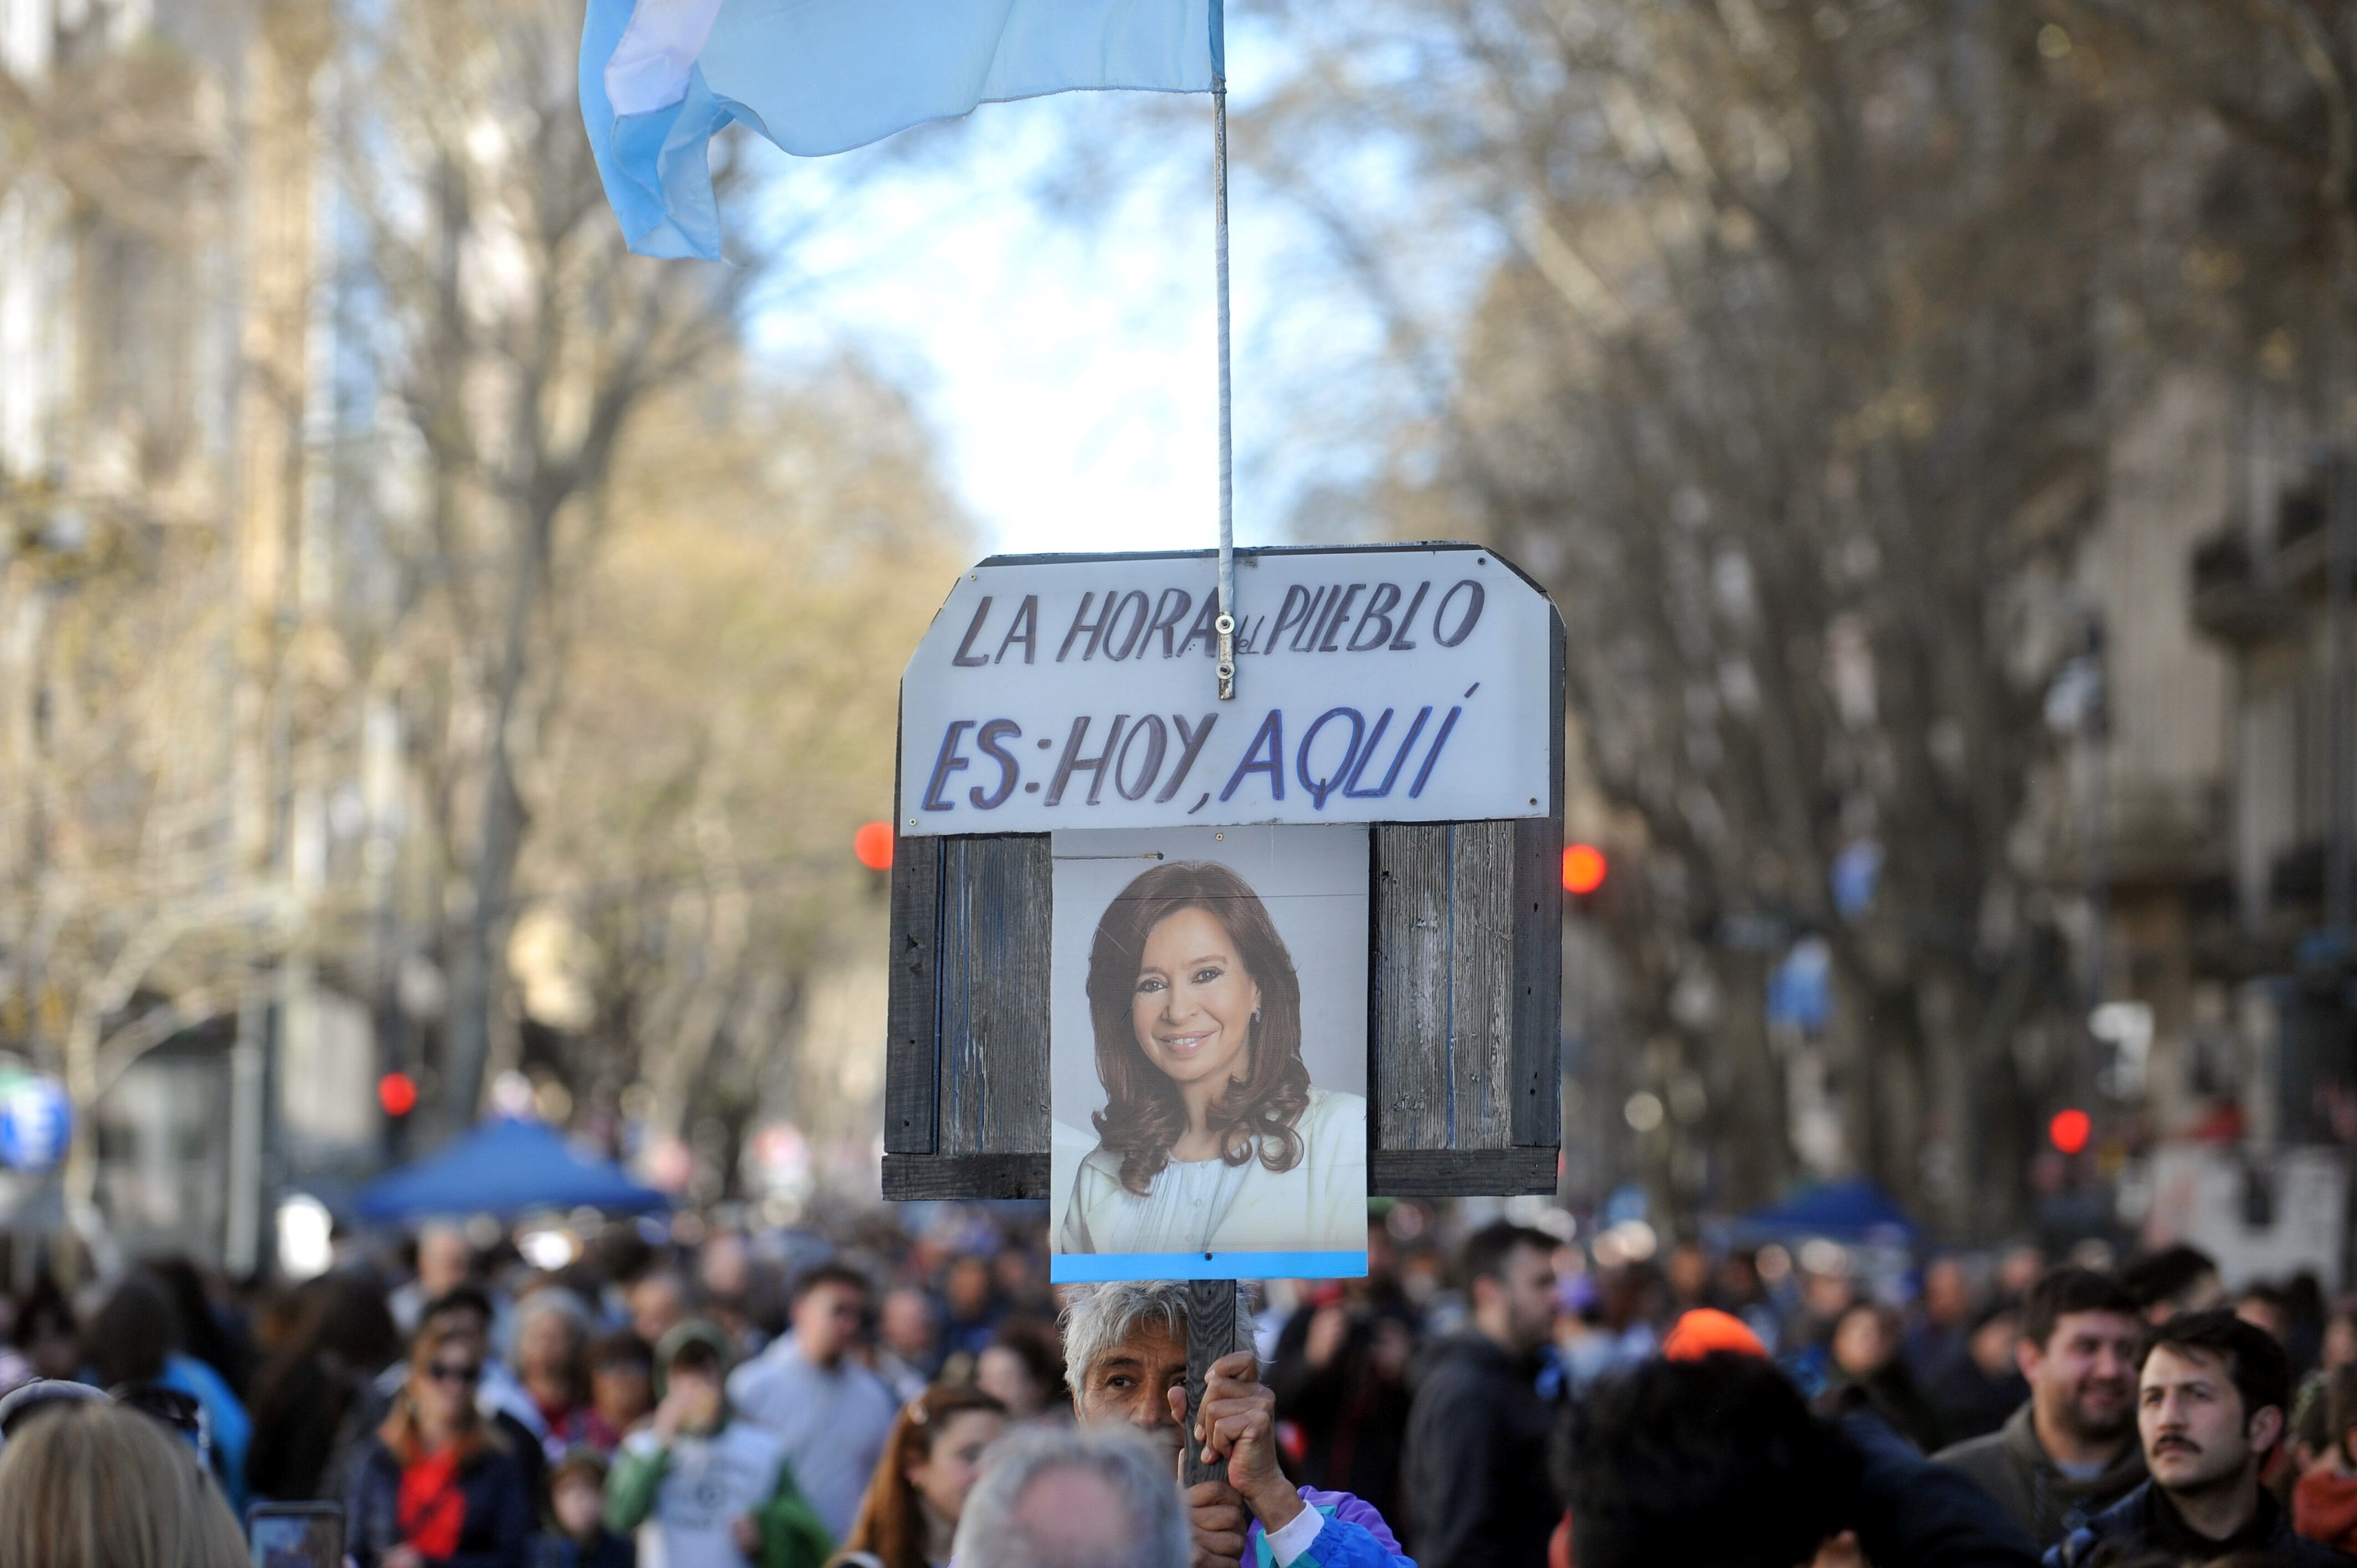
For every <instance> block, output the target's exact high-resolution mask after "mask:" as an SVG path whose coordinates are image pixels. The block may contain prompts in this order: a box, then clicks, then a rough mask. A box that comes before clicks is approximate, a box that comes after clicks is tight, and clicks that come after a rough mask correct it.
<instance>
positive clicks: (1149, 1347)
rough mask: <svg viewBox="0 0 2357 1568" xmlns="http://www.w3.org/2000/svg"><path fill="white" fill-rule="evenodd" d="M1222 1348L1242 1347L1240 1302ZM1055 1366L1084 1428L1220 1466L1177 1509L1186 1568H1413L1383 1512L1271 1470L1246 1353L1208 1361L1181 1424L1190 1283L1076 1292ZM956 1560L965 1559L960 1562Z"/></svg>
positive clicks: (1270, 1447)
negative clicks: (1222, 1468)
mask: <svg viewBox="0 0 2357 1568" xmlns="http://www.w3.org/2000/svg"><path fill="white" fill-rule="evenodd" d="M1235 1310H1236V1315H1237V1319H1238V1322H1237V1324H1236V1325H1235V1326H1234V1332H1233V1337H1232V1339H1231V1340H1230V1343H1232V1344H1234V1343H1242V1344H1246V1345H1249V1344H1250V1343H1251V1335H1250V1333H1249V1332H1248V1325H1247V1324H1246V1321H1245V1320H1246V1318H1247V1314H1246V1310H1245V1306H1244V1302H1243V1295H1242V1294H1241V1293H1239V1294H1238V1295H1237V1298H1236V1307H1235ZM1064 1361H1065V1365H1066V1367H1067V1369H1068V1370H1069V1377H1070V1381H1071V1388H1072V1406H1073V1409H1074V1411H1075V1412H1077V1413H1078V1414H1079V1416H1080V1418H1081V1422H1082V1424H1083V1425H1084V1426H1109V1425H1116V1424H1118V1425H1126V1426H1129V1427H1132V1428H1134V1429H1135V1430H1136V1431H1137V1432H1138V1433H1139V1434H1142V1435H1143V1436H1144V1437H1145V1438H1146V1440H1147V1441H1148V1442H1149V1443H1151V1444H1154V1446H1155V1448H1156V1450H1157V1453H1158V1454H1159V1455H1161V1457H1162V1461H1163V1464H1164V1466H1165V1471H1164V1473H1165V1474H1183V1470H1182V1468H1181V1466H1180V1465H1179V1454H1180V1450H1181V1447H1182V1444H1185V1443H1187V1442H1189V1441H1192V1442H1194V1443H1196V1444H1200V1445H1201V1446H1200V1451H1199V1452H1200V1456H1201V1457H1202V1458H1203V1459H1204V1460H1205V1461H1206V1462H1210V1461H1214V1460H1219V1459H1224V1460H1226V1461H1227V1475H1226V1478H1225V1479H1224V1480H1217V1481H1205V1482H1202V1483H1200V1484H1199V1485H1197V1486H1194V1487H1189V1488H1188V1489H1187V1491H1186V1493H1185V1497H1184V1502H1185V1504H1186V1510H1187V1525H1188V1530H1189V1534H1190V1535H1191V1537H1192V1540H1193V1545H1194V1555H1193V1568H1224V1565H1225V1564H1230V1563H1243V1562H1250V1563H1254V1564H1255V1565H1256V1568H1271V1565H1273V1568H1398V1565H1400V1564H1405V1565H1406V1568H1415V1564H1414V1563H1410V1562H1409V1561H1408V1557H1407V1554H1406V1553H1405V1552H1402V1551H1401V1550H1400V1546H1399V1542H1398V1541H1397V1540H1396V1539H1395V1538H1394V1536H1393V1534H1392V1531H1391V1529H1390V1527H1389V1526H1387V1525H1386V1524H1384V1522H1383V1515H1382V1514H1380V1513H1378V1512H1376V1511H1375V1509H1372V1507H1370V1506H1368V1504H1367V1503H1365V1502H1364V1501H1362V1500H1361V1499H1360V1498H1355V1497H1352V1496H1351V1494H1350V1493H1348V1492H1321V1491H1317V1490H1314V1489H1312V1488H1311V1487H1295V1486H1294V1485H1292V1483H1290V1482H1289V1481H1287V1480H1286V1478H1285V1472H1284V1471H1283V1470H1282V1469H1281V1468H1279V1467H1278V1465H1277V1453H1276V1396H1275V1394H1273V1393H1271V1392H1270V1391H1268V1390H1267V1389H1266V1388H1265V1387H1264V1386H1263V1385H1262V1383H1261V1380H1260V1362H1259V1360H1258V1359H1256V1358H1255V1357H1254V1354H1253V1352H1252V1351H1251V1350H1249V1349H1245V1350H1239V1351H1237V1352H1235V1353H1234V1354H1233V1355H1231V1356H1225V1357H1222V1358H1221V1359H1219V1360H1217V1361H1214V1362H1212V1363H1211V1369H1210V1373H1209V1375H1208V1376H1207V1377H1206V1379H1205V1380H1204V1387H1203V1404H1202V1409H1201V1410H1200V1412H1197V1416H1196V1420H1195V1423H1194V1424H1193V1426H1192V1427H1191V1429H1190V1428H1189V1425H1188V1420H1187V1284H1186V1283H1185V1282H1184V1281H1180V1280H1150V1281H1124V1282H1119V1283H1109V1284H1096V1285H1081V1286H1078V1287H1076V1288H1075V1289H1074V1290H1073V1291H1072V1293H1071V1296H1070V1297H1069V1298H1068V1300H1067V1303H1066V1305H1065V1307H1064ZM960 1561H961V1563H962V1564H963V1563H964V1562H965V1560H964V1559H963V1556H962V1557H961V1559H960Z"/></svg>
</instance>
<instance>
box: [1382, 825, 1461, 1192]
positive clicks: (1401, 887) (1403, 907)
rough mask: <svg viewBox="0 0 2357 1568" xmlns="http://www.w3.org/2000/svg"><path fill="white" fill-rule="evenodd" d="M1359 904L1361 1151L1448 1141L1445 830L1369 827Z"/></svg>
mask: <svg viewBox="0 0 2357 1568" xmlns="http://www.w3.org/2000/svg"><path fill="white" fill-rule="evenodd" d="M1372 840H1373V854H1374V868H1373V901H1372V908H1369V910H1368V911H1367V929H1368V934H1369V937H1370V940H1371V942H1372V950H1371V951H1370V952H1369V953H1368V997H1367V1001H1368V1007H1367V1044H1368V1051H1369V1058H1370V1059H1369V1061H1368V1066H1367V1084H1368V1088H1369V1090H1370V1091H1371V1092H1370V1094H1369V1096H1368V1099H1369V1101H1370V1103H1371V1104H1372V1108H1373V1116H1372V1120H1373V1122H1374V1125H1372V1126H1371V1127H1369V1128H1368V1129H1367V1144H1368V1147H1369V1148H1371V1149H1441V1148H1447V1147H1448V1133H1449V1115H1448V1111H1449V1104H1448V1098H1449V1097H1448V1084H1449V1064H1448V1047H1447V1045H1446V1036H1447V1033H1448V1027H1447V1020H1448V989H1449V980H1450V969H1449V963H1448V947H1449V935H1450V932H1449V916H1450V910H1449V907H1448V828H1447V827H1445V826H1442V825H1438V824H1432V823H1423V822H1416V823H1397V824H1378V825H1377V826H1376V827H1375V829H1374V830H1373V832H1372Z"/></svg>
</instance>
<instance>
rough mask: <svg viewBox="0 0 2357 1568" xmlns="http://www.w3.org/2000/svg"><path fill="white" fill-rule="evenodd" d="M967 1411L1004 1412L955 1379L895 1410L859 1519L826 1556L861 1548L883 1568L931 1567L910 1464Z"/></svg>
mask: <svg viewBox="0 0 2357 1568" xmlns="http://www.w3.org/2000/svg"><path fill="white" fill-rule="evenodd" d="M969 1411H981V1412H985V1413H987V1414H990V1415H1005V1414H1006V1406H1005V1405H1003V1404H1001V1403H999V1402H997V1401H996V1400H995V1399H993V1398H991V1397H990V1396H989V1395H988V1394H986V1393H984V1392H983V1391H981V1390H980V1389H970V1388H966V1387H964V1386H963V1385H961V1384H957V1383H935V1384H934V1385H933V1386H932V1387H931V1388H929V1389H927V1390H926V1391H924V1392H923V1393H921V1394H919V1395H918V1396H917V1397H916V1398H915V1399H912V1400H910V1401H909V1402H908V1403H907V1404H905V1405H903V1406H902V1407H901V1408H900V1413H899V1416H898V1417H897V1418H896V1419H895V1420H894V1421H893V1423H892V1430H891V1432H890V1434H888V1435H887V1436H886V1437H885V1439H884V1453H883V1456H882V1457H880V1458H878V1459H877V1461H876V1475H875V1477H874V1478H873V1479H871V1480H870V1481H869V1482H868V1483H867V1496H866V1498H864V1499H862V1501H861V1502H860V1505H859V1519H858V1521H857V1522H856V1523H855V1524H854V1525H852V1527H851V1533H850V1534H849V1535H848V1536H845V1538H844V1542H843V1550H842V1551H841V1552H837V1553H836V1554H835V1555H834V1557H833V1558H832V1559H830V1560H829V1561H830V1562H831V1563H842V1562H844V1561H845V1559H846V1558H848V1557H849V1556H850V1555H851V1554H852V1553H853V1552H866V1553H867V1554H868V1555H869V1556H872V1557H874V1558H875V1559H876V1560H877V1562H879V1563H883V1564H884V1568H931V1565H930V1564H929V1563H927V1562H926V1561H925V1520H924V1514H923V1512H922V1510H920V1509H919V1508H918V1507H917V1488H916V1486H915V1485H914V1484H913V1483H912V1482H910V1481H909V1466H911V1465H914V1464H917V1463H919V1462H920V1461H922V1460H925V1459H930V1458H931V1457H932V1453H933V1444H934V1443H935V1441H937V1440H938V1439H939V1438H940V1436H941V1434H942V1431H943V1429H945V1428H946V1427H947V1426H948V1425H949V1423H951V1422H952V1420H954V1419H955V1418H956V1417H958V1416H961V1415H963V1414H965V1413H966V1412H969Z"/></svg>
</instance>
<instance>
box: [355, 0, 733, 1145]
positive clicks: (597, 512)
mask: <svg viewBox="0 0 2357 1568" xmlns="http://www.w3.org/2000/svg"><path fill="white" fill-rule="evenodd" d="M382 19H383V27H382V31H381V32H378V33H376V34H374V35H372V36H370V37H367V38H362V39H361V40H359V41H358V43H357V45H356V48H355V50H354V59H355V60H356V62H358V63H356V64H355V65H354V66H353V67H352V68H351V76H350V81H349V82H348V85H347V86H346V88H345V91H344V93H343V101H344V102H345V104H346V105H347V106H348V111H349V124H348V125H347V128H346V129H345V132H344V137H345V147H346V154H347V156H346V173H347V183H348V186H349V188H350V191H351V192H352V195H353V200H354V203H355V206H356V208H357V209H358V211H359V213H360V214H361V217H362V220H363V221H364V223H365V227H366V235H367V237H366V241H365V244H364V246H363V247H362V249H361V254H360V255H359V256H357V257H356V258H354V260H355V263H356V265H357V266H358V267H359V268H360V269H361V272H362V273H364V274H365V277H366V282H367V285H368V287H369V289H370V290H371V293H372V295H373V297H374V298H375V300H376V301H377V302H378V303H379V304H381V306H382V317H381V319H379V320H377V321H375V322H373V323H372V324H371V327H372V330H373V332H374V335H375V337H376V339H377V343H378V345H379V346H380V347H381V349H382V350H383V352H384V354H385V356H386V359H385V365H386V377H387V384H386V387H385V391H386V392H387V393H388V394H389V397H390V399H391V400H392V401H393V403H395V404H396V405H397V408H398V413H399V419H400V422H401V424H403V425H404V427H405V433H406V435H408V436H410V437H412V438H414V442H415V451H416V454H417V457H418V466H419V468H420V469H421V471H422V472H421V478H420V484H421V487H422V494H420V495H419V496H418V497H417V498H416V504H415V507H414V512H413V513H412V515H410V516H409V517H408V518H406V519H405V520H404V522H405V527H404V529H403V530H402V531H401V532H399V533H398V534H397V535H396V538H395V542H394V544H393V549H394V552H395V553H396V555H397V557H398V559H399V560H400V562H401V565H402V567H403V578H402V584H401V600H400V603H399V604H398V606H397V607H396V609H395V612H394V616H393V622H394V624H393V628H392V629H391V631H390V634H389V636H388V637H387V638H386V639H385V641H384V643H383V644H382V648H383V650H384V656H385V657H387V658H391V659H394V660H398V661H399V662H400V664H401V666H402V668H403V669H404V671H405V679H404V681H403V682H402V683H401V686H402V700H403V702H404V703H405V704H406V705H407V707H408V709H409V714H408V718H409V723H408V725H407V726H406V733H407V735H408V736H410V737H411V744H412V751H413V757H414V761H415V763H416V765H417V767H418V768H419V769H420V770H421V772H422V774H423V776H424V779H425V793H426V796H427V799H428V800H429V802H430V809H431V811H432V814H433V819H434V820H433V822H432V827H433V830H434V838H435V841H436V843H437V844H438V846H439V849H440V853H441V854H443V855H444V857H445V861H444V865H445V875H446V877H447V893H446V895H445V896H444V897H443V899H442V904H443V909H442V910H441V911H439V914H440V923H441V928H442V929H441V931H440V935H439V941H438V945H439V947H440V948H441V950H442V951H443V954H444V957H445V959H446V961H447V968H448V971H449V976H450V986H449V1006H448V1014H447V1033H446V1058H445V1061H444V1070H443V1073H442V1075H441V1077H442V1091H441V1108H442V1112H443V1115H444V1118H445V1120H446V1122H449V1123H451V1124H463V1123H464V1122H466V1121H467V1120H468V1119H470V1118H471V1117H472V1115H473V1112H474V1110H475V1106H476V1103H477V1101H478V1098H479V1095H480V1092H481V1089H482V1084H483V1081H484V1072H485V1064H486V1062H487V1061H488V1060H489V1059H490V1056H491V1054H492V1049H493V1043H494V1042H493V1032H494V1028H495V1026H497V1024H498V1022H499V1020H500V1018H501V1017H502V1016H503V1009H502V1005H501V1004H502V990H501V987H502V983H503V981H502V965H501V962H500V953H501V950H502V946H503V942H504V940H505V933H506V931H507V929H508V922H509V920H510V918H511V912H512V906H513V902H514V897H515V893H516V880H515V879H516V868H517V865H518V862H519V859H520V857H521V856H522V853H523V848H524V844H525V841H526V834H527V829H528V826H529V821H530V813H529V810H528V807H527V803H526V800H525V797H524V794H523V792H522V789H520V787H519V783H518V779H519V775H520V773H521V772H522V771H523V770H524V769H525V768H528V767H529V766H530V765H531V754H532V753H533V749H534V748H535V747H536V746H537V745H538V744H539V739H538V737H539V736H540V735H541V733H542V730H543V727H544V725H545V723H546V721H547V717H548V714H550V712H551V711H552V708H553V706H554V703H556V701H557V698H558V692H559V688H560V684H561V671H562V668H563V664H562V659H561V657H559V656H558V655H557V650H556V646H555V644H556V639H560V638H561V637H562V635H563V623H562V620H561V618H558V617H556V616H554V614H553V613H552V602H553V599H554V596H555V595H557V594H558V593H559V592H560V591H561V589H562V585H563V584H564V583H565V580H566V579H567V576H568V575H569V574H570V573H572V572H574V571H575V570H576V569H577V568H576V567H575V566H574V565H573V564H570V563H571V560H572V558H573V557H574V556H576V555H577V553H579V552H581V551H583V550H585V549H587V548H589V547H590V545H591V543H592V542H593V541H594V539H595V537H596V534H597V531H598V529H599V527H600V525H601V522H602V519H603V516H604V511H603V506H602V498H603V494H604V490H605V487H606V485H607V483H608V478H609V476H610V474H611V471H612V467H613V464H614V460H615V454H616V452H617V450H618V447H619V443H620V441H621V439H622V438H623V436H624V435H625V433H626V431H627V429H628V427H629V425H630V421H631V419H632V418H633V417H634V416H635V415H636V414H637V413H638V412H639V410H640V408H641V406H642V405H643V404H644V403H645V402H646V401H647V399H648V398H649V397H650V396H651V394H653V393H655V392H658V391H659V390H661V389H662V388H664V387H666V386H668V385H670V384H672V383H673V382H675V381H678V380H679V379H680V378H681V377H683V376H684V375H686V374H687V373H688V372H689V371H693V370H694V369H696V368H698V367H699V366H702V365H704V364H705V363H706V362H707V361H708V360H710V359H711V357H712V356H713V355H714V354H715V353H716V351H718V350H721V349H725V348H726V346H727V345H728V344H730V343H731V342H732V341H733V338H734V333H735V328H736V321H735V313H736V309H737V304H738V302H739V300H740V299H741V298H742V296H743V294H744V292H745V290H746V288H747V287H748V285H749V283H750V282H751V281H752V280H753V278H754V277H755V276H756V275H757V271H758V268H757V266H756V265H755V264H753V262H754V261H755V260H757V259H752V258H748V259H747V260H745V261H740V262H739V263H737V264H735V265H730V266H697V265H688V264H683V263H657V262H651V261H647V260H643V259H640V258H637V257H633V256H630V254H629V253H628V252H627V251H626V250H625V248H624V246H623V243H622V238H621V234H620V231H619V226H618V225H617V224H616V223H615V221H614V219H613V215H612V213H611V212H610V211H609V210H608V208H607V205H606V200H605V197H604V194H603V191H602V190H601V188H600V187H599V185H598V182H597V170H596V167H595V166H594V164H593V162H592V160H591V157H590V153H589V147H588V145H587V139H586V138H585V136H584V135H583V134H582V129H581V122H580V111H579V106H578V103H577V102H576V95H575V90H574V84H573V76H572V65H571V61H572V60H573V59H574V56H575V53H576V48H577V42H578V38H579V37H580V8H579V6H578V5H573V4H567V3H565V0H499V3H497V4H493V5H480V4H472V3H459V0H404V3H403V4H400V5H393V6H391V7H388V8H386V9H385V10H384V11H383V12H382ZM723 183H724V186H725V184H726V180H725V179H724V181H723Z"/></svg>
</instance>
